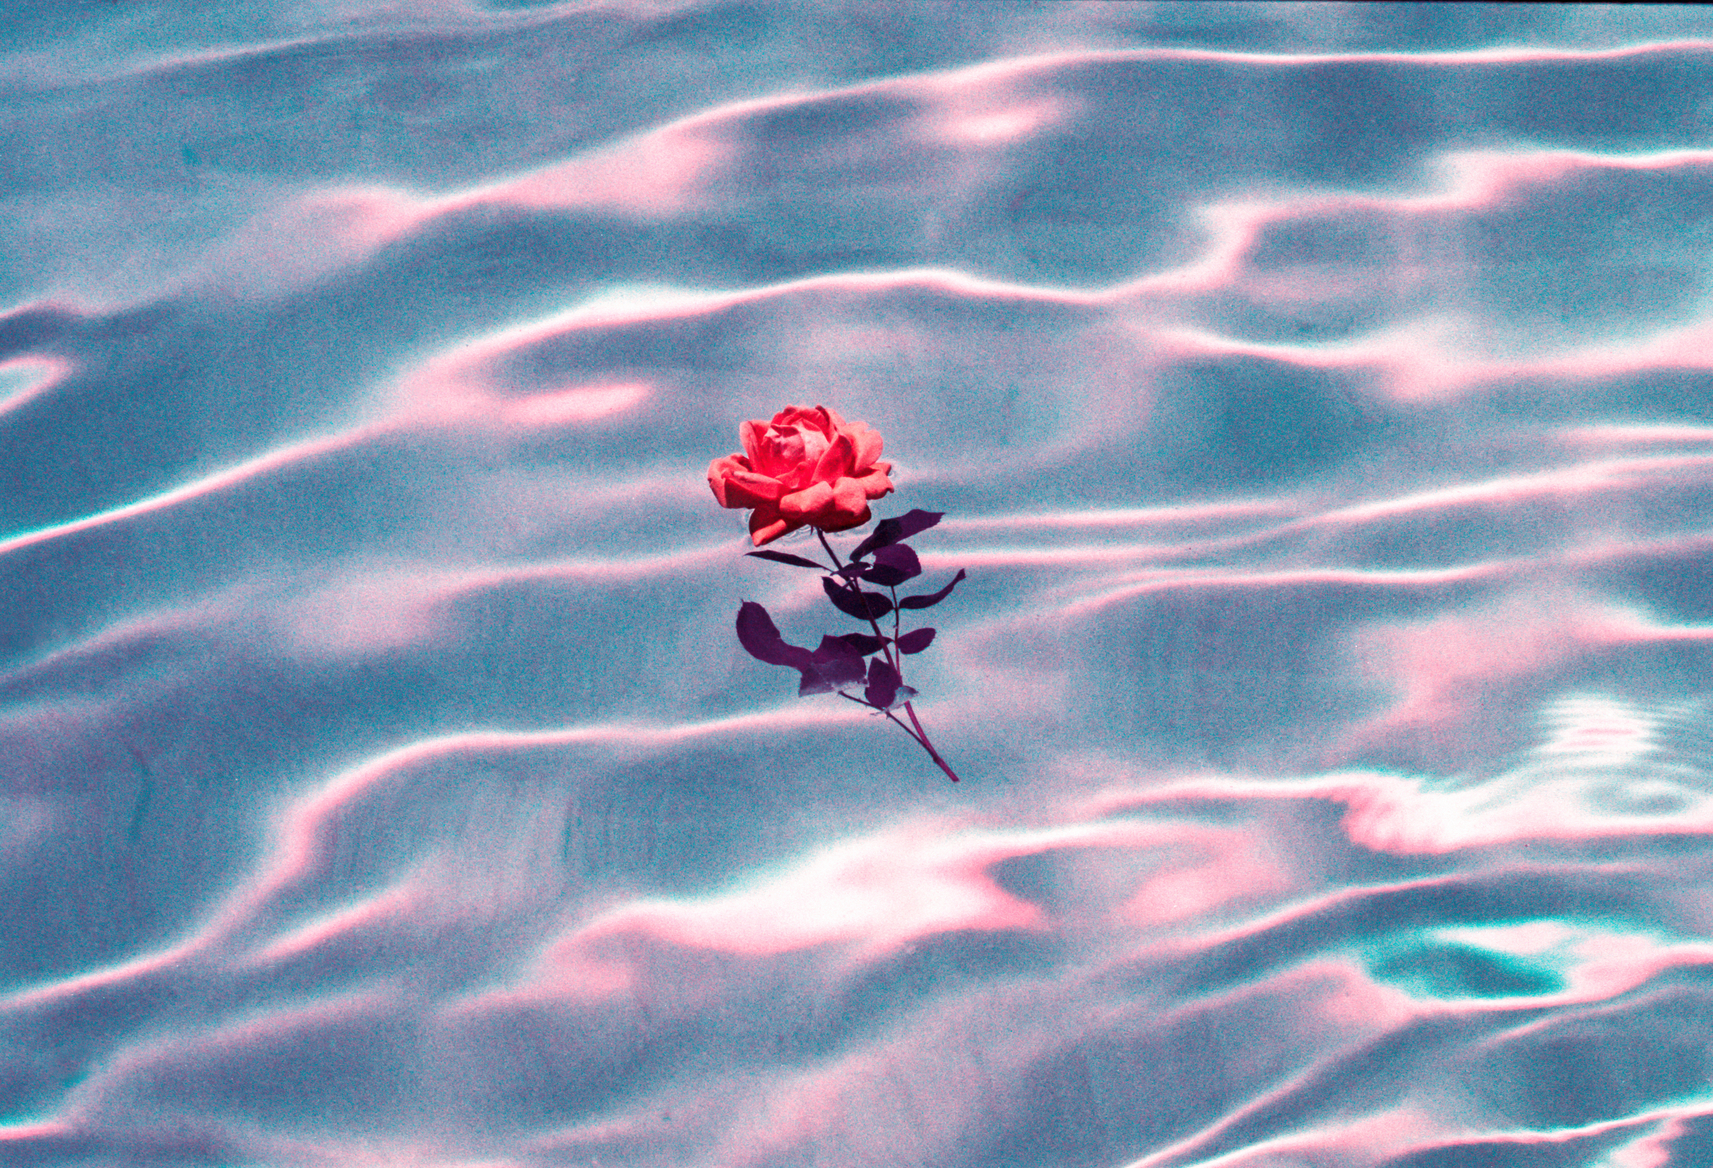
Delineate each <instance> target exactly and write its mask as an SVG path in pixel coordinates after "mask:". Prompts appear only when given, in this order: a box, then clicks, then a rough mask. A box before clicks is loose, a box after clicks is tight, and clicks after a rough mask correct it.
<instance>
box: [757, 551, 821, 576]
mask: <svg viewBox="0 0 1713 1168" xmlns="http://www.w3.org/2000/svg"><path fill="white" fill-rule="evenodd" d="M744 555H746V556H754V557H755V558H756V559H758V560H772V561H773V562H774V563H776V564H795V565H797V566H798V567H799V568H819V569H820V570H821V571H823V572H824V571H826V570H827V566H826V565H825V564H817V563H816V562H815V561H814V560H805V559H804V558H803V557H802V556H794V555H792V554H790V553H789V552H745V553H744Z"/></svg>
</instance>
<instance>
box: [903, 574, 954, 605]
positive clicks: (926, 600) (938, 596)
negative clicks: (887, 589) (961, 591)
mask: <svg viewBox="0 0 1713 1168" xmlns="http://www.w3.org/2000/svg"><path fill="white" fill-rule="evenodd" d="M966 575H968V573H966V572H965V571H964V570H963V569H962V568H959V569H958V574H957V575H956V576H953V577H952V582H951V583H950V584H948V585H946V586H945V587H944V588H942V589H940V590H939V591H938V592H930V593H924V594H923V595H921V596H906V597H905V598H904V599H903V600H900V601H899V602H898V607H899V608H932V607H933V606H934V605H936V604H938V603H940V601H942V600H944V599H945V598H946V597H948V596H950V595H951V594H952V589H953V588H955V587H957V583H958V581H959V580H962V579H963V578H964V577H965V576H966Z"/></svg>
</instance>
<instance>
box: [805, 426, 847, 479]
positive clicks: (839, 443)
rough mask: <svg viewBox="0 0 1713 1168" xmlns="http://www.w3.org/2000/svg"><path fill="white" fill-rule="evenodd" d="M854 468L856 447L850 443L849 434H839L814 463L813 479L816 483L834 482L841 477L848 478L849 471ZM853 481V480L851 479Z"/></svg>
mask: <svg viewBox="0 0 1713 1168" xmlns="http://www.w3.org/2000/svg"><path fill="white" fill-rule="evenodd" d="M855 469H856V447H855V446H853V445H852V444H851V437H850V435H849V434H840V435H839V436H838V437H837V438H835V439H833V441H832V443H831V444H830V445H829V446H828V447H827V452H826V453H825V454H823V455H821V459H820V461H819V462H817V463H816V464H815V476H814V479H815V481H816V482H818V483H836V482H838V481H839V480H841V479H850V477H851V472H852V471H854V470H855ZM852 481H854V480H852Z"/></svg>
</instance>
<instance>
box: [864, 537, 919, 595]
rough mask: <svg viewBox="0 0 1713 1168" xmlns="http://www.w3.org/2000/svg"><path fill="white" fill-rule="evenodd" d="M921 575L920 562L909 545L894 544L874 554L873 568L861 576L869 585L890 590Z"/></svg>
mask: <svg viewBox="0 0 1713 1168" xmlns="http://www.w3.org/2000/svg"><path fill="white" fill-rule="evenodd" d="M921 574H922V562H921V561H920V560H918V559H917V558H916V553H915V552H914V551H912V550H911V549H910V545H909V544H905V543H895V544H890V545H888V546H886V547H883V548H880V549H878V550H877V551H876V552H875V553H874V567H872V568H870V569H869V570H868V571H866V572H864V573H863V574H862V578H863V579H864V580H867V581H868V582H869V583H870V584H879V585H881V586H883V587H886V588H892V587H895V586H896V585H899V584H902V583H904V581H906V580H909V579H911V578H912V577H915V576H920V575H921Z"/></svg>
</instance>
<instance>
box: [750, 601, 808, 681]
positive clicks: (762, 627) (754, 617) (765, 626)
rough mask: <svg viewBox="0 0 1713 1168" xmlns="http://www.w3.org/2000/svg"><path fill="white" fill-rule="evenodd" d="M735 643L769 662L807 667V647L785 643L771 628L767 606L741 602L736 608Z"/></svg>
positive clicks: (753, 602) (770, 618)
mask: <svg viewBox="0 0 1713 1168" xmlns="http://www.w3.org/2000/svg"><path fill="white" fill-rule="evenodd" d="M738 643H739V644H741V645H742V646H743V647H744V649H745V650H746V651H748V653H749V655H750V656H751V657H754V658H755V659H756V660H758V661H765V662H767V663H768V664H769V665H789V666H791V668H793V669H807V668H809V667H810V654H809V650H807V649H800V648H798V647H797V646H796V645H787V644H786V643H785V638H783V637H781V636H780V635H779V630H778V629H777V628H776V627H774V624H773V618H772V617H770V616H768V615H767V609H765V608H763V607H762V606H761V605H759V604H757V603H756V602H755V601H753V600H746V601H744V602H743V606H742V607H741V608H739V609H738Z"/></svg>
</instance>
